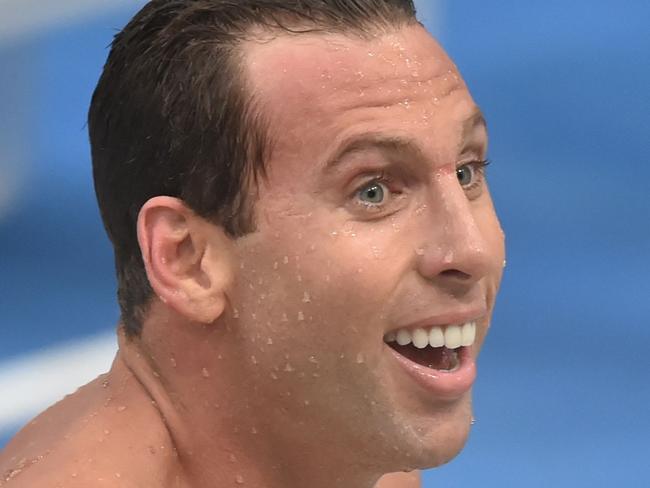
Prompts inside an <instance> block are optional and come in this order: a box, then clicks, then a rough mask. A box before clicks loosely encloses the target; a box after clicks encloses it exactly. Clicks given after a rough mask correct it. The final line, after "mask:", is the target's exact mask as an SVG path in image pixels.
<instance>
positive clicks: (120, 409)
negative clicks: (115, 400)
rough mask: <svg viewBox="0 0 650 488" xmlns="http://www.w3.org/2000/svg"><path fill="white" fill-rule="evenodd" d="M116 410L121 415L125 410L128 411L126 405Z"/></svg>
mask: <svg viewBox="0 0 650 488" xmlns="http://www.w3.org/2000/svg"><path fill="white" fill-rule="evenodd" d="M116 410H117V411H118V412H120V413H121V412H124V410H126V406H125V405H120V406H119V407H117V408H116Z"/></svg>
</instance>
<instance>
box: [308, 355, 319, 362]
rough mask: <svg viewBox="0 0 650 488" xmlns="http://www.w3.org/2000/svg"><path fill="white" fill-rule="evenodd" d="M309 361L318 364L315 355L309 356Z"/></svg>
mask: <svg viewBox="0 0 650 488" xmlns="http://www.w3.org/2000/svg"><path fill="white" fill-rule="evenodd" d="M309 362H310V363H313V364H318V359H316V356H309Z"/></svg>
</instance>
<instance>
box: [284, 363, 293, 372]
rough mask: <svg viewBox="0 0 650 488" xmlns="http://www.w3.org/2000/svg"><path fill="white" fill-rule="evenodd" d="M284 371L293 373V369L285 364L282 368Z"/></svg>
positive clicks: (289, 364) (288, 364)
mask: <svg viewBox="0 0 650 488" xmlns="http://www.w3.org/2000/svg"><path fill="white" fill-rule="evenodd" d="M284 370H285V371H287V372H289V373H291V372H292V371H295V369H294V367H293V366H291V363H287V364H286V365H285V366H284Z"/></svg>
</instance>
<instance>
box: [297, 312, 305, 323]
mask: <svg viewBox="0 0 650 488" xmlns="http://www.w3.org/2000/svg"><path fill="white" fill-rule="evenodd" d="M298 320H299V321H301V322H302V321H303V320H305V314H304V313H303V312H302V310H301V311H299V312H298Z"/></svg>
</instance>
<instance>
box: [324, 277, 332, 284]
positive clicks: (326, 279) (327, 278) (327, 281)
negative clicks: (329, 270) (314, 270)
mask: <svg viewBox="0 0 650 488" xmlns="http://www.w3.org/2000/svg"><path fill="white" fill-rule="evenodd" d="M330 279H331V278H330V275H325V282H326V283H329V281H330Z"/></svg>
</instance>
